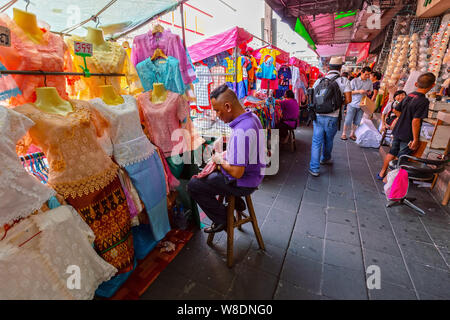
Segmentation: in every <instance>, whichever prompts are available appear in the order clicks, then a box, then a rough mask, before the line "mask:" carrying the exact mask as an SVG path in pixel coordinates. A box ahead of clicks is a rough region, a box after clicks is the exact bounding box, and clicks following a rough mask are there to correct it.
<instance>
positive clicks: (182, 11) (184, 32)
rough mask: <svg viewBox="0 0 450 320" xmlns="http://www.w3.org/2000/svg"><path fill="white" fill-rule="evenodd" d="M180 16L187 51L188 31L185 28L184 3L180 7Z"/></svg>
mask: <svg viewBox="0 0 450 320" xmlns="http://www.w3.org/2000/svg"><path fill="white" fill-rule="evenodd" d="M180 14H181V30H182V33H183V46H184V49H186V30H185V26H184V6H183V3H181V5H180Z"/></svg>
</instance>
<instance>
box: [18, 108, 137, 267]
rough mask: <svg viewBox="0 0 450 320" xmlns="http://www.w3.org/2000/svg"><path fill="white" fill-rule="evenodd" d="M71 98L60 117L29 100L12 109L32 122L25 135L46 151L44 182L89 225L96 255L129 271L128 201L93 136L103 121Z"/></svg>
mask: <svg viewBox="0 0 450 320" xmlns="http://www.w3.org/2000/svg"><path fill="white" fill-rule="evenodd" d="M70 102H71V104H72V107H73V111H72V112H70V113H68V114H67V115H65V116H63V115H60V114H53V113H47V112H44V111H42V110H40V109H38V108H37V107H35V106H34V105H32V104H26V105H22V106H19V107H16V109H15V110H16V111H17V112H20V113H22V114H24V115H26V116H27V117H28V118H30V119H31V120H33V121H34V123H35V125H34V126H33V127H31V128H30V130H29V134H30V137H31V143H33V144H35V145H37V146H38V147H40V148H41V149H42V151H43V152H44V154H45V155H46V156H47V159H48V163H49V169H50V171H49V178H48V184H49V186H51V187H52V188H53V189H55V190H56V192H57V193H59V194H60V195H61V196H63V197H64V198H65V200H66V201H67V203H69V204H70V205H72V206H73V207H74V208H75V209H76V210H77V211H78V213H79V214H80V215H81V217H82V218H83V220H84V221H86V223H87V224H88V225H89V226H90V227H91V228H92V230H93V231H94V234H95V241H94V244H95V249H96V251H97V252H98V254H99V255H100V256H101V257H102V258H103V259H104V260H106V261H107V262H108V263H110V264H112V265H113V266H114V267H116V268H117V269H118V270H119V272H120V273H122V272H127V271H130V270H131V269H132V268H133V261H134V248H133V236H132V235H131V223H130V213H129V210H128V205H127V202H126V198H125V195H124V192H123V189H122V186H121V184H120V180H119V177H118V175H117V173H118V166H117V165H116V164H115V163H114V162H113V161H112V160H111V158H109V157H108V155H107V154H106V153H105V152H104V151H103V149H102V148H101V146H100V144H99V143H98V140H97V137H98V136H101V133H102V131H103V130H104V128H106V127H107V126H108V122H107V121H106V120H105V118H104V117H103V116H102V115H101V114H100V113H99V112H98V111H96V110H95V109H94V108H92V106H91V105H90V104H89V103H87V102H84V101H79V100H71V101H70ZM26 149H27V146H22V150H26Z"/></svg>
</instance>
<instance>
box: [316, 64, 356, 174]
mask: <svg viewBox="0 0 450 320" xmlns="http://www.w3.org/2000/svg"><path fill="white" fill-rule="evenodd" d="M342 65H343V62H342V58H341V57H332V58H331V60H330V64H329V69H330V70H329V72H328V73H327V74H326V76H325V77H324V78H322V79H320V80H317V81H316V82H315V83H314V85H313V90H314V92H313V102H312V105H313V108H314V110H315V113H316V119H315V120H314V130H313V138H312V145H311V162H310V164H309V173H310V174H311V175H313V176H314V177H318V176H319V174H320V173H319V171H320V165H321V164H331V163H332V160H331V152H332V151H333V141H334V137H335V136H336V133H337V130H338V127H339V125H338V122H339V118H340V116H341V109H342V105H343V104H348V103H350V102H351V101H352V96H351V91H352V90H351V88H350V82H349V81H348V79H347V78H344V77H341V75H340V70H341V68H342ZM343 96H345V99H344V98H343ZM322 150H323V152H322Z"/></svg>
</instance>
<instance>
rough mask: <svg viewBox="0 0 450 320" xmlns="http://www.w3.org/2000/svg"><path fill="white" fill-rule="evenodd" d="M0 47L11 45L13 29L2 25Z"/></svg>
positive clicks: (0, 28)
mask: <svg viewBox="0 0 450 320" xmlns="http://www.w3.org/2000/svg"><path fill="white" fill-rule="evenodd" d="M0 47H11V31H10V30H9V29H8V28H6V27H3V26H0Z"/></svg>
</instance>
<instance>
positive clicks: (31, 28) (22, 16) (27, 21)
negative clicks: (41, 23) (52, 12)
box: [13, 8, 44, 43]
mask: <svg viewBox="0 0 450 320" xmlns="http://www.w3.org/2000/svg"><path fill="white" fill-rule="evenodd" d="M13 19H14V21H15V22H16V23H17V25H18V26H19V27H20V28H21V29H22V30H23V31H24V32H25V33H26V34H27V36H28V37H29V38H30V39H31V41H33V42H34V43H40V42H42V40H43V38H44V32H43V31H42V30H41V29H39V27H38V25H37V20H36V16H35V15H34V14H32V13H29V12H26V11H22V10H20V9H17V8H14V9H13Z"/></svg>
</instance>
